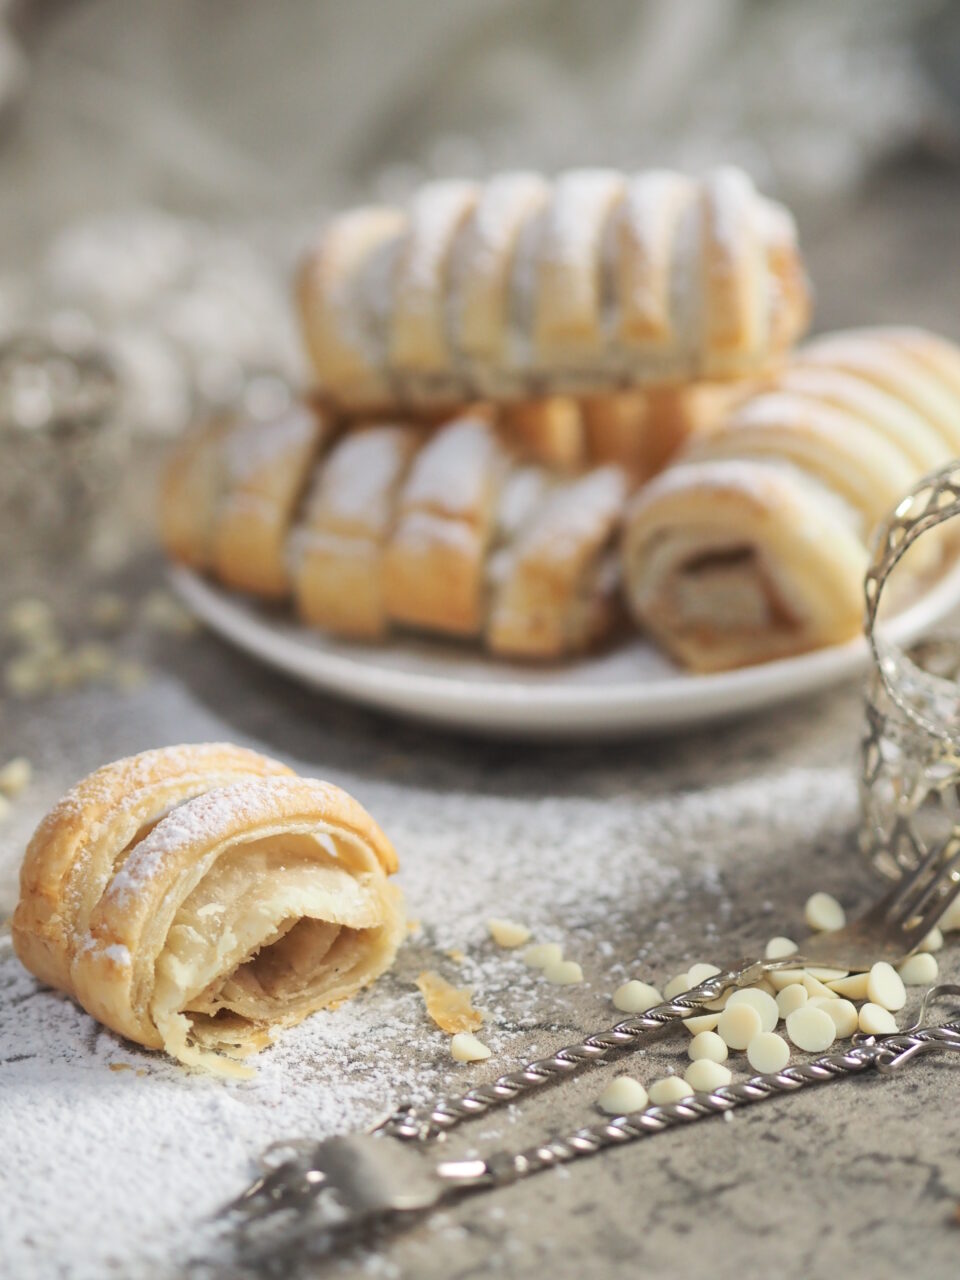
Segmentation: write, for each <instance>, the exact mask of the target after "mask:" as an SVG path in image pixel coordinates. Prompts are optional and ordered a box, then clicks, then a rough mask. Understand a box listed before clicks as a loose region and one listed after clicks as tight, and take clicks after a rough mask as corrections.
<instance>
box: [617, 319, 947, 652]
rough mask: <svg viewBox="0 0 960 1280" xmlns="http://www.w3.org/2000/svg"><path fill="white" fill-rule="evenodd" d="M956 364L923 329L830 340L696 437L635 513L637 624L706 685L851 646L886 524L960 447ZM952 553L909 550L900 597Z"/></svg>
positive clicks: (631, 533) (630, 582)
mask: <svg viewBox="0 0 960 1280" xmlns="http://www.w3.org/2000/svg"><path fill="white" fill-rule="evenodd" d="M958 432H960V350H958V349H957V348H955V347H954V346H953V345H952V344H950V343H948V342H946V341H945V340H944V339H940V338H937V337H935V336H934V335H932V334H926V333H924V332H923V331H920V330H909V331H907V330H886V329H877V330H859V331H851V332H850V333H838V334H831V335H828V336H826V337H824V338H820V339H817V340H816V341H814V342H813V343H811V344H810V345H809V346H808V347H806V348H804V349H802V350H801V351H799V352H798V353H797V354H796V356H795V357H794V358H792V359H791V361H790V363H789V364H788V365H787V366H786V367H785V368H784V369H783V370H782V371H781V372H780V373H779V374H778V375H777V376H776V377H775V378H774V379H773V381H772V383H771V384H770V385H768V386H767V387H765V388H764V389H763V390H761V391H759V392H757V393H755V394H754V395H752V396H749V397H747V398H746V399H744V400H743V401H742V402H740V403H739V404H737V405H736V406H735V407H734V408H733V409H732V410H731V412H730V413H729V414H727V416H726V417H724V418H723V419H722V421H721V422H720V423H718V424H716V425H715V426H714V427H713V428H712V429H709V430H707V431H706V432H704V433H702V434H700V435H697V436H696V437H695V438H694V439H693V441H692V442H691V444H690V445H689V446H688V447H687V448H686V449H685V450H684V451H683V452H682V453H681V455H680V456H679V457H678V458H677V459H676V460H675V462H674V463H673V464H672V465H671V466H669V467H668V468H667V469H666V470H665V471H664V472H663V473H662V474H661V475H660V476H659V477H658V478H657V479H655V480H654V481H653V482H652V483H651V484H650V485H648V486H647V487H646V488H645V489H643V490H641V492H640V493H639V494H638V495H637V497H636V498H635V499H634V500H633V502H632V503H631V506H630V509H629V511H628V515H627V520H626V530H625V534H624V542H623V564H624V579H625V584H626V591H627V597H628V600H629V603H630V607H631V609H632V611H633V614H634V616H635V618H636V619H637V621H638V622H640V623H641V624H642V625H643V626H644V627H646V628H647V630H648V631H649V632H650V633H651V634H652V635H653V636H654V637H655V638H656V639H658V640H659V641H660V643H661V644H662V645H663V646H664V648H666V649H667V650H668V651H669V652H670V653H671V654H673V655H674V656H675V657H676V658H677V659H678V660H679V661H680V662H682V663H684V664H685V665H687V666H690V667H692V668H694V669H695V670H698V671H712V670H720V669H723V668H727V667H735V666H741V665H746V664H748V663H753V662H762V661H765V660H768V659H770V658H776V657H782V656H786V655H788V654H793V653H800V652H803V651H805V650H808V649H812V648H816V647H818V646H821V645H826V644H832V643H836V642H838V641H842V640H846V639H850V638H851V637H853V636H854V635H856V634H857V633H858V631H859V629H860V619H861V614H862V609H863V575H864V573H865V571H866V567H867V563H868V559H869V557H868V551H867V547H868V545H869V541H870V537H871V535H872V532H873V530H874V528H875V527H876V525H877V523H878V521H879V520H880V519H881V518H882V517H883V516H884V515H885V514H886V513H887V512H888V511H889V510H890V509H891V508H892V507H894V506H895V505H896V503H897V502H898V501H899V500H900V498H901V496H902V495H903V493H904V492H906V491H907V489H909V487H910V486H911V484H912V483H913V482H914V481H915V480H916V479H918V477H919V476H921V475H922V474H924V473H925V472H927V471H929V470H931V469H933V468H934V467H936V466H938V465H940V464H942V463H944V462H946V461H947V460H949V458H951V457H952V456H954V454H955V453H956V451H957V448H958V447H960V436H958ZM943 546H944V542H943V540H942V539H936V538H926V539H924V540H923V541H922V542H921V543H919V544H917V546H915V547H912V548H911V549H910V552H909V554H908V555H907V556H906V557H905V558H904V562H903V565H902V567H901V571H900V583H899V585H900V594H901V598H903V595H904V594H905V593H904V584H906V585H907V586H908V587H909V586H910V585H911V584H913V585H915V583H916V580H917V578H918V577H919V576H921V575H924V574H927V573H929V571H930V570H932V569H933V568H935V567H936V566H937V565H938V563H939V561H940V559H941V557H942V552H943Z"/></svg>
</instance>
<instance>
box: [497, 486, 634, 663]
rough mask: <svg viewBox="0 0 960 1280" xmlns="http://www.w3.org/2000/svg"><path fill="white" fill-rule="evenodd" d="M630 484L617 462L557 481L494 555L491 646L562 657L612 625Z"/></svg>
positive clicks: (523, 653)
mask: <svg viewBox="0 0 960 1280" xmlns="http://www.w3.org/2000/svg"><path fill="white" fill-rule="evenodd" d="M627 489H628V481H627V476H626V473H625V472H624V471H623V470H622V469H621V468H619V467H615V466H606V467H598V468H596V469H595V470H593V471H588V472H587V473H586V474H585V475H582V476H579V477H578V478H576V479H573V480H569V481H560V482H559V483H556V484H555V485H554V486H553V487H552V489H551V490H550V491H549V493H548V495H547V496H546V497H545V498H544V499H543V500H542V501H541V502H540V503H538V504H537V506H536V507H535V508H534V510H533V511H532V512H531V513H530V514H529V515H528V517H527V519H526V520H525V521H524V522H523V523H522V525H521V527H520V528H519V530H518V532H517V533H516V536H515V537H514V538H513V540H512V541H511V542H508V543H507V544H506V545H505V546H504V547H503V548H502V549H501V550H500V551H499V552H497V553H496V554H495V556H494V557H492V558H491V562H490V571H489V576H490V588H491V599H490V615H489V621H488V624H487V644H488V646H489V648H490V649H491V650H492V651H493V652H494V653H500V654H504V655H509V656H512V657H525V658H539V659H556V658H561V657H564V656H567V655H569V654H572V653H579V652H582V651H583V650H585V649H588V648H589V647H590V646H591V645H593V644H595V643H596V642H597V641H598V640H600V639H601V638H602V637H603V636H605V635H606V634H607V633H608V632H609V631H610V629H611V627H612V625H613V622H614V620H615V618H616V616H617V613H618V604H619V591H618V587H619V563H618V559H617V555H616V551H615V539H616V537H617V535H618V533H619V529H620V521H621V517H622V514H623V507H624V502H625V499H626V495H627Z"/></svg>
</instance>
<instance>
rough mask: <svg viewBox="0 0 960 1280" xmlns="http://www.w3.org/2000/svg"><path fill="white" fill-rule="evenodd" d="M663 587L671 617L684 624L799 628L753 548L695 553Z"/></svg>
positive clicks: (739, 628)
mask: <svg viewBox="0 0 960 1280" xmlns="http://www.w3.org/2000/svg"><path fill="white" fill-rule="evenodd" d="M662 590H663V593H664V596H665V600H664V603H665V605H666V612H667V615H668V617H670V618H672V619H674V620H675V623H676V625H678V626H681V627H687V628H694V629H700V628H703V627H710V628H711V629H713V630H718V629H719V630H723V631H727V632H751V631H757V630H759V629H763V630H765V631H768V630H771V629H773V630H793V629H795V628H796V627H797V626H799V619H798V618H797V617H796V615H795V614H794V613H793V612H792V611H791V610H790V609H789V608H788V607H787V605H786V603H785V601H784V599H783V596H782V594H781V592H780V591H779V590H778V587H777V584H776V583H775V582H774V580H773V578H772V577H771V575H770V574H769V572H768V571H767V569H766V566H765V564H764V562H763V560H762V558H761V557H760V556H759V555H758V553H757V552H756V551H755V550H754V549H753V548H752V547H727V548H723V549H717V550H712V551H703V552H699V553H697V554H695V555H691V556H689V557H687V559H685V560H684V561H683V562H682V564H681V565H680V566H679V567H678V569H677V571H676V572H675V573H674V574H672V575H670V576H669V577H668V578H666V579H665V580H664V585H663V587H662Z"/></svg>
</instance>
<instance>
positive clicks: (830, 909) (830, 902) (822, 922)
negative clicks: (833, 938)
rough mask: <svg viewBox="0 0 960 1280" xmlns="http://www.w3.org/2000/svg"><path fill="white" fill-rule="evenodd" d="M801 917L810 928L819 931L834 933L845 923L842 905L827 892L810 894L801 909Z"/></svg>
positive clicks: (845, 917)
mask: <svg viewBox="0 0 960 1280" xmlns="http://www.w3.org/2000/svg"><path fill="white" fill-rule="evenodd" d="M803 918H804V919H805V920H806V922H807V924H808V925H809V926H810V928H811V929H816V930H818V931H819V932H821V933H834V932H835V931H836V930H837V929H842V928H843V926H844V925H845V924H846V923H847V916H846V913H845V912H844V909H843V907H841V905H840V903H839V902H838V901H837V900H836V898H834V897H833V896H832V895H831V894H829V893H814V894H811V895H810V897H809V898H808V899H807V905H806V906H805V907H804V909H803Z"/></svg>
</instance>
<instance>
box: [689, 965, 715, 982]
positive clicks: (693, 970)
mask: <svg viewBox="0 0 960 1280" xmlns="http://www.w3.org/2000/svg"><path fill="white" fill-rule="evenodd" d="M720 972H721V970H720V969H718V968H717V966H716V965H715V964H692V965H691V966H690V968H689V970H688V971H687V981H688V982H689V983H690V986H691V987H699V985H700V983H701V982H706V980H707V978H714V977H716V975H717V974H718V973H720Z"/></svg>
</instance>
